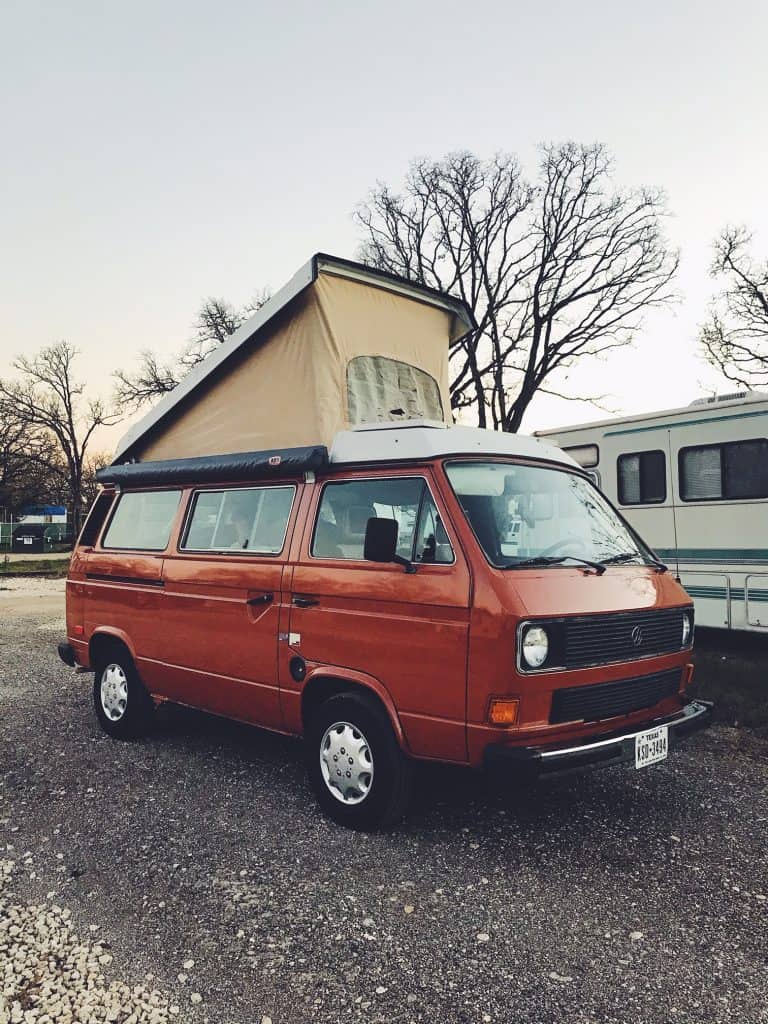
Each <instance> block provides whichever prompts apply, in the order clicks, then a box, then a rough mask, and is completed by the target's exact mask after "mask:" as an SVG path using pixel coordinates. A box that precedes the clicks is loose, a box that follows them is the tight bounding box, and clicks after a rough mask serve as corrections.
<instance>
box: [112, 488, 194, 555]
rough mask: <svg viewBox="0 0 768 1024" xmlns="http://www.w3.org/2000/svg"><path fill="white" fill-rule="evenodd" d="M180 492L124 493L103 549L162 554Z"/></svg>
mask: <svg viewBox="0 0 768 1024" xmlns="http://www.w3.org/2000/svg"><path fill="white" fill-rule="evenodd" d="M180 499H181V491H128V492H127V493H125V494H122V495H121V496H120V499H119V500H118V503H117V508H116V509H115V514H114V515H113V516H112V519H111V521H110V524H109V526H108V527H107V532H106V535H105V537H104V541H103V543H102V547H104V548H116V549H121V550H133V551H165V549H166V548H167V547H168V541H169V540H170V537H171V527H172V526H173V520H174V516H175V515H176V509H177V508H178V507H179V501H180Z"/></svg>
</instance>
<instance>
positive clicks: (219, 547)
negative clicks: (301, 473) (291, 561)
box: [181, 484, 296, 555]
mask: <svg viewBox="0 0 768 1024" xmlns="http://www.w3.org/2000/svg"><path fill="white" fill-rule="evenodd" d="M295 493H296V488H295V487H294V486H293V485H292V484H291V485H289V486H286V487H247V488H246V487H239V488H233V489H232V490H227V491H198V492H197V493H196V494H195V495H194V497H193V499H192V510H191V512H190V515H189V517H188V519H187V528H186V531H185V534H184V539H183V541H182V543H181V549H182V550H183V551H218V552H224V553H226V552H231V553H235V552H248V553H250V554H255V555H277V554H279V553H280V552H281V551H282V550H283V544H284V543H285V533H286V530H287V529H288V519H289V517H290V514H291V506H292V505H293V496H294V494H295Z"/></svg>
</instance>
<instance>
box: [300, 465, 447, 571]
mask: <svg viewBox="0 0 768 1024" xmlns="http://www.w3.org/2000/svg"><path fill="white" fill-rule="evenodd" d="M425 488H426V483H425V481H424V480H423V479H422V478H421V477H395V478H381V479H377V480H346V481H339V482H338V483H328V484H326V485H325V488H324V490H323V494H322V497H321V499H320V508H319V510H318V517H317V523H316V524H315V534H314V537H313V538H312V554H313V555H314V556H315V557H316V558H353V559H357V560H359V561H362V559H363V545H364V542H365V530H366V527H367V525H368V520H369V519H372V518H374V517H376V516H379V517H381V518H384V519H396V520H397V523H398V526H399V532H398V540H397V551H398V554H400V555H402V556H403V557H404V558H410V559H412V558H413V546H414V537H415V534H416V520H417V518H418V516H419V509H420V508H421V499H422V495H423V494H424V491H425ZM425 530H426V527H425ZM425 543H426V540H425ZM439 543H441V541H440V540H439V539H438V538H437V535H436V538H435V544H436V545H437V544H439Z"/></svg>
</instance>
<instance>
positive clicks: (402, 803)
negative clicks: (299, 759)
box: [306, 693, 412, 831]
mask: <svg viewBox="0 0 768 1024" xmlns="http://www.w3.org/2000/svg"><path fill="white" fill-rule="evenodd" d="M306 744H307V771H308V774H309V781H310V784H311V786H312V788H313V790H314V792H315V795H316V796H317V799H318V801H319V803H320V806H321V807H322V809H323V811H325V813H326V814H327V815H328V816H329V817H330V818H333V820H334V821H337V822H338V823H339V824H341V825H346V826H347V828H353V829H360V830H363V831H366V830H371V829H376V828H380V827H382V826H384V825H391V824H392V823H393V822H395V821H397V820H398V819H399V818H401V817H402V816H403V814H404V813H405V810H406V808H407V805H408V801H409V797H410V790H411V774H412V766H411V762H410V761H409V760H408V758H407V757H406V756H405V755H404V754H403V752H402V750H401V749H400V744H399V743H398V741H397V737H396V736H395V734H394V731H393V729H392V726H391V725H390V722H389V718H388V716H387V714H386V712H385V711H384V710H383V708H381V706H380V705H379V704H378V703H377V702H376V701H375V700H372V699H370V698H368V697H365V696H364V695H363V694H357V693H342V694H337V695H336V696H334V697H330V698H329V699H328V700H326V701H324V703H323V704H321V705H320V707H319V708H318V709H317V711H316V712H315V714H314V715H313V717H312V720H311V721H310V723H309V727H308V729H307V735H306Z"/></svg>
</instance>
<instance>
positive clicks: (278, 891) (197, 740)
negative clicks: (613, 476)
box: [0, 581, 768, 1024]
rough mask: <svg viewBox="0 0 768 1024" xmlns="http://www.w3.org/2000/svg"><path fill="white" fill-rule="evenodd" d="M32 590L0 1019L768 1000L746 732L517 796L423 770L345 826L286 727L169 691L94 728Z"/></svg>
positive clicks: (482, 1013) (443, 1018) (508, 1009)
mask: <svg viewBox="0 0 768 1024" xmlns="http://www.w3.org/2000/svg"><path fill="white" fill-rule="evenodd" d="M40 582H41V581H35V584H36V585H37V584H39V583H40ZM56 585H58V581H56ZM49 586H53V584H50V585H49ZM46 595H47V596H46ZM7 596H8V595H6V597H7ZM31 596H32V597H34V598H37V599H38V601H37V604H35V603H34V602H30V595H28V594H26V595H24V599H23V600H22V599H21V598H22V595H21V593H18V594H17V595H16V598H17V599H16V600H14V599H13V595H10V597H11V599H10V600H3V601H2V604H0V615H2V622H3V629H2V634H1V635H0V858H2V860H3V867H2V869H0V870H1V872H2V878H3V880H4V883H3V887H2V889H0V986H2V988H1V989H0V991H2V993H3V995H2V996H1V997H0V1022H2V1024H5V1022H6V1021H13V1022H15V1021H23V1022H26V1021H48V1020H49V1019H50V1020H54V1019H58V1020H62V1021H63V1020H70V1019H74V1020H80V1021H86V1022H90V1021H99V1020H115V1021H120V1022H128V1021H130V1022H131V1024H133V1022H134V1021H135V1022H137V1024H138V1022H141V1021H157V1022H164V1021H166V1020H180V1021H189V1022H190V1024H198V1022H202V1021H210V1022H211V1024H253V1022H256V1024H259V1022H260V1021H261V1020H262V1019H263V1018H266V1019H267V1020H270V1021H272V1022H273V1024H303V1022H310V1021H311V1022H329V1024H330V1022H334V1024H335V1022H338V1021H344V1022H345V1024H346V1022H353V1021H358V1020H359V1021H368V1022H407V1021H414V1022H416V1021H424V1022H437V1024H443V1022H446V1024H449V1022H450V1024H452V1022H462V1024H469V1022H473V1024H474V1022H488V1021H494V1022H509V1024H511V1022H536V1024H549V1022H552V1024H554V1022H558V1024H560V1022H587V1021H591V1022H596V1024H597V1022H599V1024H614V1022H615V1024H625V1022H627V1021H632V1022H647V1024H656V1022H659V1024H661V1022H665V1024H670V1022H689V1021H690V1022H699V1021H738V1022H740V1024H760V1022H768V1009H766V1007H767V1006H768V937H767V936H768V858H767V857H766V835H768V745H766V744H765V743H764V742H761V741H759V740H757V739H755V738H754V737H752V736H751V734H750V733H748V732H740V731H736V730H732V729H727V728H724V727H718V728H717V729H713V730H711V731H710V732H709V733H706V734H703V735H700V736H698V737H696V738H694V739H693V740H692V741H691V743H690V745H689V746H688V747H687V748H685V750H683V751H680V752H677V753H675V754H674V755H673V756H672V757H671V758H670V760H669V761H667V762H665V764H663V765H660V766H655V767H654V768H649V769H648V770H646V771H643V772H633V771H627V770H623V769H610V770H606V771H603V772H599V773H593V774H591V775H586V776H581V777H579V778H576V779H571V780H569V781H567V782H563V781H560V782H558V783H555V782H549V783H547V784H546V785H541V786H539V787H536V788H535V789H533V790H529V791H527V792H525V793H522V794H518V795H517V796H508V795H501V794H499V793H497V792H494V791H491V790H490V789H488V788H487V787H485V786H484V785H483V784H482V783H481V782H480V781H479V780H478V779H477V778H476V777H474V776H472V775H469V774H468V773H463V772H460V771H458V770H449V769H437V768H428V769H423V770H421V771H420V772H419V775H418V792H419V796H418V799H417V801H416V805H415V806H414V808H413V810H412V813H411V815H410V818H409V820H408V821H407V822H406V823H405V824H404V825H402V826H401V827H399V828H398V829H397V830H395V831H393V832H390V833H387V834H381V835H360V834H354V833H350V832H345V831H343V830H341V829H339V828H336V827H334V826H332V825H331V824H329V823H327V822H326V821H325V820H324V819H323V818H322V817H321V816H320V814H319V813H318V811H317V809H316V807H315V805H314V803H313V801H312V799H311V797H310V795H309V793H308V791H307V788H306V786H305V783H304V779H303V772H302V769H301V765H300V756H301V748H300V745H299V744H298V743H296V742H293V741H290V740H286V739H282V738H280V737H275V736H271V735H269V734H267V733H263V732H259V731H258V730H254V729H247V728H245V727H241V726H237V725H234V724H231V723H227V722H223V721H219V720H216V719H213V718H210V717H208V716H205V715H202V714H198V713H194V712H190V711H184V710H182V709H164V711H163V713H162V714H161V715H160V716H159V722H158V729H157V731H156V733H155V734H154V735H153V736H152V737H151V738H150V739H147V740H144V741H142V742H140V743H137V744H132V745H128V744H122V743H119V742H116V741H113V740H110V739H109V738H108V737H106V736H104V735H103V734H102V733H101V732H99V730H98V729H97V726H96V723H95V721H94V718H93V714H92V712H91V708H90V677H86V676H76V675H74V674H73V673H72V672H70V671H69V670H68V669H66V668H65V667H64V666H63V665H61V663H60V662H59V661H58V659H57V657H56V654H55V646H54V644H55V641H56V640H57V639H58V637H59V631H60V630H61V628H62V619H61V604H60V602H61V594H60V592H58V591H55V590H51V591H45V588H42V589H40V590H39V591H36V592H35V594H34V595H31ZM11 865H13V866H11ZM9 872H11V873H10V874H9ZM13 927H18V928H19V932H18V933H14V932H13ZM83 936H85V938H83ZM20 949H21V950H25V951H26V952H24V953H22V954H21V955H20V953H19V951H20ZM27 969H29V970H28V975H31V977H30V976H28V977H26V979H25V977H24V971H25V970H27ZM72 971H76V972H77V975H75V974H73V973H72ZM31 982H33V983H31ZM51 991H53V992H54V993H55V992H56V991H58V992H60V993H62V995H60V996H59V1000H60V1001H59V1007H60V1008H61V1006H62V1002H61V1000H63V999H69V1001H70V1003H72V1004H73V1005H76V1006H77V1007H78V1010H77V1013H78V1014H79V1016H67V1015H66V1013H64V1014H63V1015H60V1016H59V1017H54V1016H53V1015H52V1014H51V1013H50V1009H48V1013H49V1016H48V1017H46V1016H44V1007H45V1008H48V1007H49V1006H51V1005H54V1004H51V1002H50V999H51V998H52V997H50V992H51ZM46 993H49V994H48V995H46ZM3 999H4V1000H5V1003H3ZM14 1000H15V1002H14ZM14 1007H15V1009H14ZM177 1008H178V1012H176V1011H177Z"/></svg>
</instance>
